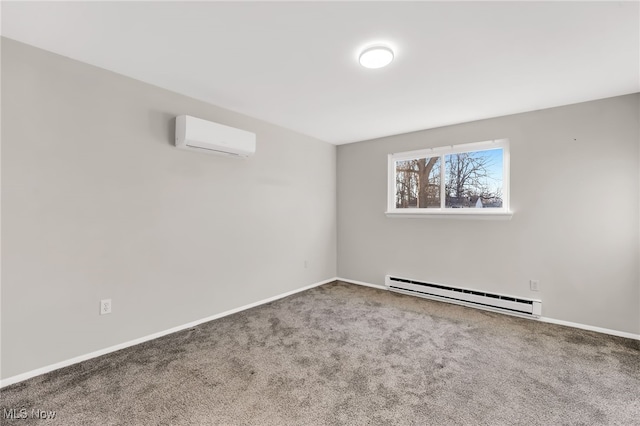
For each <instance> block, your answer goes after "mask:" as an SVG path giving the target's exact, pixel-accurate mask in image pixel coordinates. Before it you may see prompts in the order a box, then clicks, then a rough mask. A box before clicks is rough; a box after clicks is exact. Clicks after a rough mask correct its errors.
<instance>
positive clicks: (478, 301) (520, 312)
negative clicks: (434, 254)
mask: <svg viewBox="0 0 640 426" xmlns="http://www.w3.org/2000/svg"><path fill="white" fill-rule="evenodd" d="M384 283H385V285H386V286H387V288H388V289H389V290H392V291H395V292H398V293H403V294H410V295H413V296H419V297H426V298H428V299H435V300H440V301H443V302H449V303H456V304H458V305H465V306H471V307H475V308H479V309H486V310H489V311H494V312H501V313H505V314H510V315H517V316H524V317H531V318H539V317H540V315H541V314H542V302H541V301H540V300H534V299H523V298H521V297H513V296H507V295H504V294H496V293H487V292H486V291H480V290H471V289H467V288H460V287H452V286H446V285H442V284H433V283H428V282H424V281H415V280H410V279H407V278H399V277H394V276H391V275H387V276H386V277H385V280H384Z"/></svg>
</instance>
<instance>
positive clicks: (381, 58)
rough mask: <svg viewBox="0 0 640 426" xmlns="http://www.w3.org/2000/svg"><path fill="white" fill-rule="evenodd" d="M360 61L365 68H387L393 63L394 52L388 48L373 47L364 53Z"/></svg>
mask: <svg viewBox="0 0 640 426" xmlns="http://www.w3.org/2000/svg"><path fill="white" fill-rule="evenodd" d="M359 60H360V65H362V66H363V67H365V68H382V67H386V66H387V65H389V64H390V63H391V61H393V50H391V49H389V48H388V47H387V46H372V47H369V48H367V49H365V50H363V51H362V53H361V54H360V59H359Z"/></svg>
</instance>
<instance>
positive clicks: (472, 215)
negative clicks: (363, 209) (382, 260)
mask: <svg viewBox="0 0 640 426" xmlns="http://www.w3.org/2000/svg"><path fill="white" fill-rule="evenodd" d="M385 215H386V216H387V217H392V218H405V219H426V218H429V219H466V220H511V218H512V217H513V212H505V211H499V212H487V211H482V212H479V211H473V210H472V209H464V210H462V211H447V212H446V213H443V212H442V211H440V210H438V211H431V212H428V211H427V212H425V211H415V210H413V211H404V212H401V211H392V212H389V211H388V212H385Z"/></svg>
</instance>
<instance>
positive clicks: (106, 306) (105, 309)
mask: <svg viewBox="0 0 640 426" xmlns="http://www.w3.org/2000/svg"><path fill="white" fill-rule="evenodd" d="M110 313H111V299H103V300H101V301H100V315H106V314H110Z"/></svg>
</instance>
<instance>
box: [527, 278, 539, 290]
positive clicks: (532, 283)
mask: <svg viewBox="0 0 640 426" xmlns="http://www.w3.org/2000/svg"><path fill="white" fill-rule="evenodd" d="M529 288H530V289H531V291H540V281H539V280H530V281H529Z"/></svg>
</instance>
